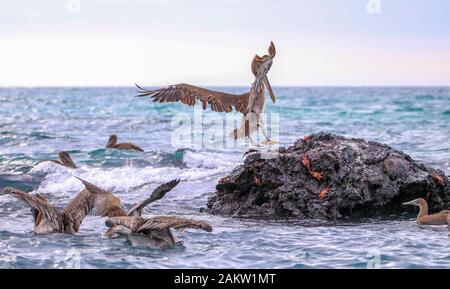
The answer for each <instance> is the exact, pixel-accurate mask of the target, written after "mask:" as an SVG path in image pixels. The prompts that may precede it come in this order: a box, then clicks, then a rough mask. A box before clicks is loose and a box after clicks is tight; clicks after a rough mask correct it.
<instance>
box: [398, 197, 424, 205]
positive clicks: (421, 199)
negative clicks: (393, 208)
mask: <svg viewBox="0 0 450 289" xmlns="http://www.w3.org/2000/svg"><path fill="white" fill-rule="evenodd" d="M424 203H425V204H426V203H427V201H425V199H423V198H418V199H414V200H412V201H409V202H405V203H403V204H402V206H417V207H420V206H421V205H423V204H424Z"/></svg>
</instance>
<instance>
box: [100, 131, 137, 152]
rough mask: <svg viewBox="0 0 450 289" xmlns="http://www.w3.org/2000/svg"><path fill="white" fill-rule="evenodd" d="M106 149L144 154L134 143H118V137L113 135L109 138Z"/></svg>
mask: <svg viewBox="0 0 450 289" xmlns="http://www.w3.org/2000/svg"><path fill="white" fill-rule="evenodd" d="M106 148H109V149H118V150H135V151H140V152H143V151H144V150H143V149H141V148H140V147H139V146H137V145H135V144H132V143H127V142H126V143H117V135H115V134H113V135H110V136H109V139H108V142H107V143H106Z"/></svg>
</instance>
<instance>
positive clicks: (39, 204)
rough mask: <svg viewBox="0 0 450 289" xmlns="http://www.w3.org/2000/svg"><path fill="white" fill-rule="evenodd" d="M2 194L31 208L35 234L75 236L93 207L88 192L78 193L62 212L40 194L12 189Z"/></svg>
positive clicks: (92, 197)
mask: <svg viewBox="0 0 450 289" xmlns="http://www.w3.org/2000/svg"><path fill="white" fill-rule="evenodd" d="M4 194H8V195H12V196H14V197H16V198H18V199H20V200H22V201H24V202H26V203H27V204H28V205H29V206H30V207H31V211H32V213H33V221H34V232H35V233H36V234H52V233H65V234H75V233H77V232H78V230H79V228H80V225H81V222H82V221H83V219H84V217H86V215H88V214H89V212H90V211H91V210H92V208H93V206H94V195H93V194H92V193H90V192H89V191H88V190H83V191H81V192H79V193H78V194H77V195H76V196H75V198H73V199H72V200H71V201H70V202H69V204H68V205H67V206H66V207H65V208H64V210H62V211H61V210H59V209H57V208H56V207H54V206H53V205H51V204H50V203H49V202H48V201H47V199H46V198H45V197H44V196H42V195H41V194H36V195H30V194H28V193H27V192H23V191H21V190H18V189H16V188H12V187H7V188H5V189H3V192H2V193H0V195H4Z"/></svg>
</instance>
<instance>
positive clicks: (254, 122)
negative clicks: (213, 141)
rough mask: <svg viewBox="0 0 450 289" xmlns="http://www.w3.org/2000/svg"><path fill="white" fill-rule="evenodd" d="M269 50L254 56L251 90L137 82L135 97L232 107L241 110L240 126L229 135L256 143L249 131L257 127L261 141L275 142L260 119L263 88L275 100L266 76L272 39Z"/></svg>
mask: <svg viewBox="0 0 450 289" xmlns="http://www.w3.org/2000/svg"><path fill="white" fill-rule="evenodd" d="M268 52H269V54H268V55H264V56H258V55H255V57H254V58H253V60H252V64H251V70H252V73H253V74H254V75H255V80H254V82H253V84H252V85H251V88H250V91H249V92H247V93H244V94H240V95H237V94H230V93H225V92H220V91H214V90H209V89H206V88H202V87H198V86H193V85H190V84H186V83H181V84H175V85H170V86H167V87H164V88H160V89H156V90H147V89H144V88H142V87H140V86H139V85H137V84H136V86H137V87H138V88H139V89H140V91H139V93H140V94H139V95H138V97H144V96H150V98H152V99H153V102H177V101H180V102H182V103H184V104H187V105H189V106H194V105H195V103H196V102H197V100H199V101H200V102H201V103H202V107H203V109H206V107H207V106H208V105H210V106H211V109H212V110H213V111H218V112H231V111H233V108H234V109H235V110H236V111H238V112H241V113H242V114H243V117H242V122H241V125H240V127H239V129H235V130H234V131H233V132H232V133H231V135H230V136H231V137H232V138H233V139H240V138H244V137H248V138H249V139H250V141H251V143H252V144H253V145H255V142H254V141H253V138H252V137H251V134H252V133H253V132H255V131H257V130H258V128H261V131H262V133H263V135H264V136H265V138H266V140H265V141H264V142H263V143H262V144H267V145H271V144H274V143H276V142H275V141H272V140H270V139H269V137H268V136H267V132H266V129H265V127H264V123H263V119H262V113H263V111H264V103H265V92H264V91H265V90H267V91H268V93H269V95H270V97H271V99H272V101H273V102H275V100H276V97H275V95H274V93H273V90H272V87H271V86H270V83H269V79H268V78H267V73H268V71H269V69H270V67H271V66H272V62H273V58H274V57H275V54H276V51H275V45H274V44H273V42H270V46H269V51H268ZM256 145H258V144H256Z"/></svg>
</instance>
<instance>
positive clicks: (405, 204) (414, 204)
mask: <svg viewBox="0 0 450 289" xmlns="http://www.w3.org/2000/svg"><path fill="white" fill-rule="evenodd" d="M402 206H417V202H416V200H412V201H409V202H406V203H403V204H402Z"/></svg>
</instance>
